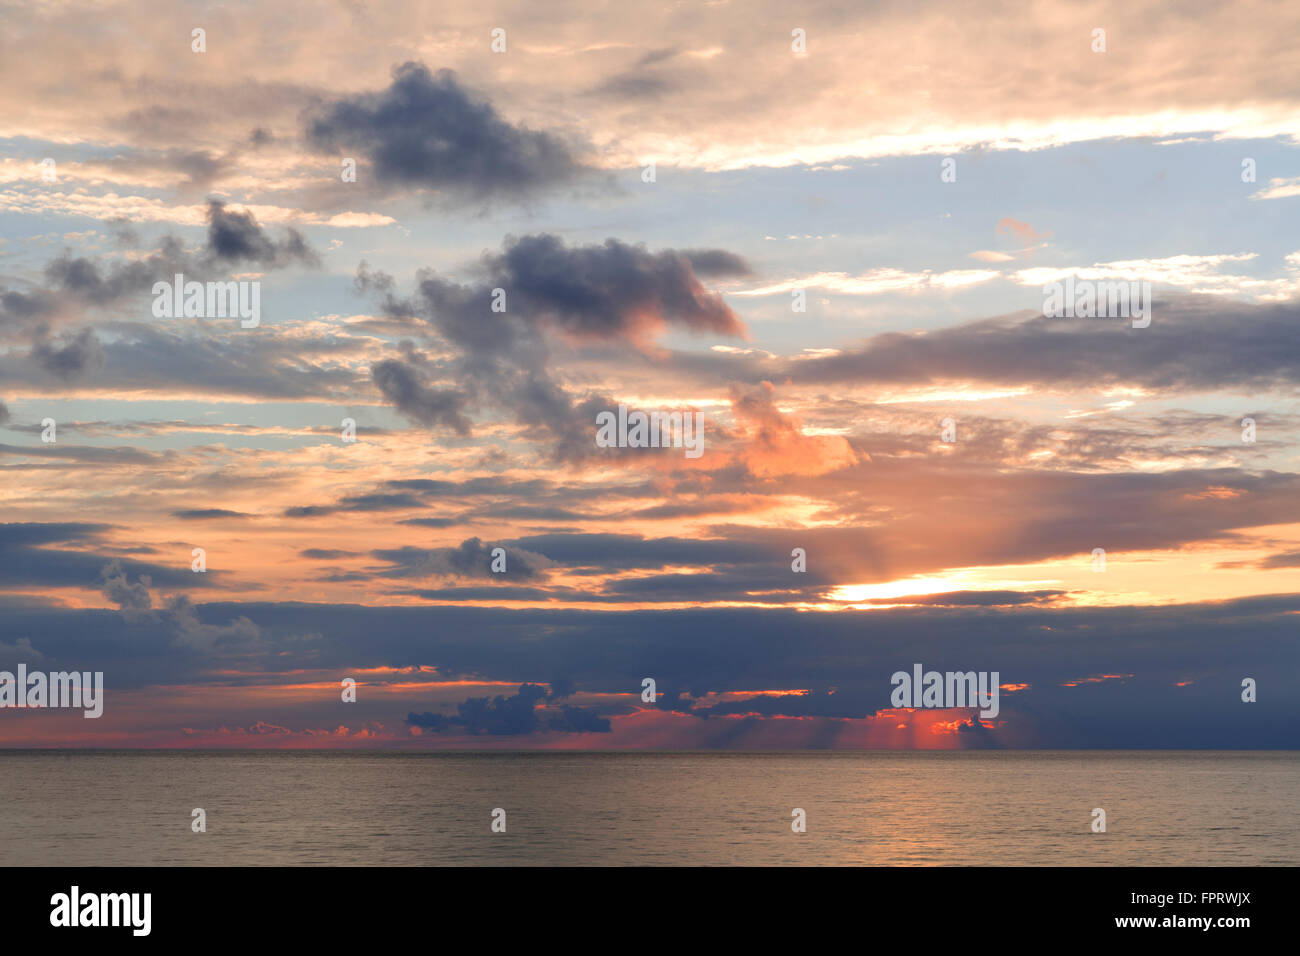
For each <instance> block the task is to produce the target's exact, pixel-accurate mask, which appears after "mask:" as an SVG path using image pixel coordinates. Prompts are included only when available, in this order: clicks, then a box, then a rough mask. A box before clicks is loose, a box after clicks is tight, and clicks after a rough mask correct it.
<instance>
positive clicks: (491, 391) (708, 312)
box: [356, 234, 746, 461]
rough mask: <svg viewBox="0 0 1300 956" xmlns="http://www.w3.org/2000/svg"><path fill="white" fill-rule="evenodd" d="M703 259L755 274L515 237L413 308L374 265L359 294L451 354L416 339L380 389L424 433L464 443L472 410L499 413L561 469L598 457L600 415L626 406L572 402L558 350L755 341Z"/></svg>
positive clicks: (433, 282) (723, 259)
mask: <svg viewBox="0 0 1300 956" xmlns="http://www.w3.org/2000/svg"><path fill="white" fill-rule="evenodd" d="M697 260H698V261H700V262H702V263H703V264H704V266H705V268H706V269H709V270H710V271H711V272H713V273H715V274H718V273H731V272H735V271H736V270H738V269H742V268H745V265H744V262H743V260H741V259H740V258H739V257H737V256H734V255H733V254H731V253H728V252H726V251H724V250H708V249H704V250H689V251H688V252H677V251H675V250H671V249H669V250H663V251H660V252H651V251H649V250H647V249H646V248H644V247H643V246H634V245H629V244H627V243H623V242H620V241H619V240H617V239H608V240H606V241H605V242H604V243H602V244H600V245H586V246H566V245H565V244H564V242H563V241H562V240H560V239H559V238H558V237H556V236H553V235H549V234H540V235H530V236H524V237H522V238H515V237H508V238H507V239H506V241H505V243H504V244H503V246H502V249H501V251H500V252H492V253H486V254H484V256H483V257H482V259H481V260H480V262H479V269H480V272H481V273H482V276H483V278H482V279H481V280H480V281H478V282H476V283H474V284H469V285H467V284H461V283H457V282H452V281H449V280H446V279H442V278H440V277H438V276H437V275H434V274H432V273H428V272H425V273H422V274H421V275H420V276H419V279H418V282H417V286H416V291H415V294H414V295H413V296H412V297H411V298H409V299H403V298H400V297H398V295H397V294H396V291H395V290H396V283H395V282H394V281H393V279H392V277H391V276H388V275H386V274H384V273H381V272H374V271H371V270H370V269H369V267H368V266H367V265H366V264H365V263H364V262H363V263H362V264H361V267H360V268H359V269H358V272H357V277H356V287H357V289H358V291H360V292H362V293H365V294H373V295H375V296H376V297H377V298H378V299H379V304H380V309H381V310H382V311H383V312H384V313H385V314H386V315H387V316H389V317H390V318H392V319H394V320H400V321H401V322H402V323H403V328H404V331H407V332H411V333H413V334H417V335H420V336H422V337H423V338H424V339H425V340H426V341H427V342H429V343H431V344H436V345H437V346H438V347H439V351H440V352H449V353H450V354H451V358H448V359H442V360H439V361H433V360H431V359H429V358H427V357H425V356H424V355H423V354H422V353H421V352H420V351H419V350H418V349H417V348H416V347H415V346H414V345H413V344H412V343H410V342H409V341H408V342H405V343H403V345H402V346H401V347H400V351H401V354H402V358H401V359H400V360H399V359H386V360H384V361H383V362H381V363H379V364H378V365H376V366H375V369H374V371H375V372H376V373H377V374H376V375H375V380H376V383H377V384H378V385H379V387H380V389H381V391H382V392H383V394H384V396H385V397H386V398H387V399H388V400H389V401H390V402H392V403H393V404H394V405H395V407H397V408H398V410H399V411H402V412H403V413H404V414H406V415H408V417H410V418H412V419H413V420H414V421H417V422H419V423H421V424H425V425H444V426H450V427H453V428H455V429H456V430H457V431H459V432H460V433H462V434H464V433H466V431H467V430H468V424H467V420H466V418H465V416H464V415H463V414H462V410H463V409H466V408H470V407H484V406H486V407H492V408H499V409H502V410H504V411H505V412H506V413H507V414H509V415H510V416H511V417H512V418H513V419H514V421H515V422H517V423H518V424H520V425H525V426H528V427H529V428H530V430H531V431H532V432H533V433H534V434H537V435H539V436H540V437H542V438H544V439H545V440H547V441H548V442H549V443H550V444H551V447H552V455H553V457H554V458H556V459H557V460H562V461H576V460H581V459H583V458H588V457H592V456H593V455H596V454H597V453H598V449H596V448H595V445H594V442H593V440H592V428H593V425H592V423H593V422H594V420H595V415H596V413H597V412H598V411H601V410H604V409H608V408H610V407H612V405H616V404H617V402H612V401H611V399H610V398H609V397H607V396H604V395H600V394H598V393H596V392H594V391H591V390H586V391H582V392H578V393H572V392H571V391H570V390H569V389H568V388H566V387H565V384H564V383H563V382H561V381H559V380H557V378H556V377H555V375H554V374H553V372H552V370H551V365H552V364H553V362H552V349H553V348H556V347H560V348H564V349H568V348H582V347H584V346H598V347H602V348H614V349H622V350H625V351H631V352H637V351H640V350H642V349H644V348H646V347H648V346H650V344H651V343H652V341H653V340H654V339H655V338H656V337H657V336H658V335H660V334H661V333H662V332H664V331H666V330H668V329H670V328H676V329H684V330H686V331H690V332H693V333H697V334H712V335H722V336H729V337H736V336H743V335H745V334H746V330H745V327H744V324H743V323H742V322H741V320H740V318H739V317H738V316H737V315H736V314H735V313H734V312H733V311H732V310H731V309H730V307H728V306H727V304H726V303H725V302H724V301H723V300H722V298H721V296H719V295H717V294H716V293H712V292H709V291H708V290H707V289H705V288H704V286H703V285H702V284H701V283H700V281H699V279H698V278H697V277H696V274H695V271H694V267H693V262H694V261H697ZM495 290H500V293H499V294H498V293H497V292H496V291H495ZM432 376H437V377H438V378H439V379H440V380H443V381H446V380H450V381H452V382H453V383H454V387H453V388H450V389H448V388H433V387H431V386H429V385H428V384H427V379H428V378H430V377H432ZM459 426H464V429H465V430H464V431H462V430H461V428H460V427H459Z"/></svg>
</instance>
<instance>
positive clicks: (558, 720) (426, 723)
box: [406, 684, 610, 736]
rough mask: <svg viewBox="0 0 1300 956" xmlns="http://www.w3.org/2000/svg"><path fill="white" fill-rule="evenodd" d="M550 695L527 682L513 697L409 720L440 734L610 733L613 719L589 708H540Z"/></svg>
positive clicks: (473, 702) (469, 703) (479, 699)
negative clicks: (446, 713) (452, 712)
mask: <svg viewBox="0 0 1300 956" xmlns="http://www.w3.org/2000/svg"><path fill="white" fill-rule="evenodd" d="M548 697H550V695H549V694H548V693H547V691H546V688H544V687H542V686H541V685H539V684H523V685H521V686H520V688H519V690H518V691H517V692H516V693H515V694H514V695H512V696H510V697H506V696H503V695H500V694H498V695H497V696H496V697H471V698H469V699H468V700H465V701H463V702H462V703H460V704H458V705H457V706H456V714H455V715H454V716H448V715H444V714H439V713H423V714H417V713H411V714H407V716H406V723H407V724H408V725H410V726H412V727H419V728H421V729H422V730H426V731H432V732H434V733H440V732H445V731H453V732H455V733H468V734H493V735H510V736H515V735H522V734H532V733H539V732H546V731H551V732H559V733H608V732H609V730H610V723H609V720H608V719H606V718H604V717H601V716H599V715H598V714H597V713H596V711H595V710H594V709H592V708H589V707H571V706H564V707H559V708H556V709H549V708H545V707H539V706H538V705H540V704H542V703H543V702H545V701H546V700H547V699H548Z"/></svg>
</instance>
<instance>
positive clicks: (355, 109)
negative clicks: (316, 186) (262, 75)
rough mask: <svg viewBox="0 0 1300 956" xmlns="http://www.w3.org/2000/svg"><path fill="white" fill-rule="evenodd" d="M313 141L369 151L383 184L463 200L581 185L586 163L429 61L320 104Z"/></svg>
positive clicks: (324, 148)
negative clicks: (371, 88) (369, 89)
mask: <svg viewBox="0 0 1300 956" xmlns="http://www.w3.org/2000/svg"><path fill="white" fill-rule="evenodd" d="M305 127H306V137H307V141H308V143H309V144H310V145H311V146H312V147H313V148H314V149H316V150H317V151H320V152H339V151H343V152H347V151H352V152H355V153H358V154H360V155H363V156H365V157H367V158H368V159H369V160H370V163H371V169H372V171H373V175H374V177H375V179H376V181H377V183H378V185H379V186H380V187H381V188H382V189H386V190H391V189H394V188H410V187H414V188H418V189H428V190H433V191H435V192H437V193H440V194H442V195H444V196H446V197H448V198H454V199H457V200H460V201H474V202H478V201H482V200H488V199H494V198H498V197H500V198H508V199H522V198H527V197H530V196H533V195H536V194H539V193H541V192H543V191H546V190H548V189H552V188H554V187H557V186H563V185H568V184H571V183H573V182H574V181H575V180H576V179H577V178H578V177H579V176H580V175H581V174H582V173H584V172H586V170H585V168H584V167H583V166H582V165H581V164H580V163H579V162H578V161H577V160H576V159H574V157H573V155H572V154H571V153H570V150H569V148H568V146H567V145H566V144H565V143H564V141H563V140H561V139H560V138H559V137H557V136H555V135H553V134H551V133H546V132H536V131H533V130H529V129H527V128H525V127H522V126H514V125H511V124H510V123H508V122H506V121H505V120H503V119H502V118H501V117H500V115H498V113H497V111H496V110H495V109H494V108H493V107H492V105H491V104H490V103H488V102H486V101H482V100H476V99H474V98H473V97H471V96H470V94H469V93H468V92H467V91H466V90H465V89H464V88H463V87H461V85H460V83H459V81H458V80H457V78H456V74H455V73H454V72H452V71H451V70H439V71H438V72H437V73H436V74H431V73H430V72H429V69H428V68H427V67H426V66H425V65H424V64H422V63H415V62H408V63H403V64H402V65H400V66H398V67H396V68H395V69H394V70H393V81H392V84H391V85H390V86H389V87H388V88H387V89H386V90H383V91H381V92H379V93H363V94H360V95H358V96H352V97H344V98H340V99H337V100H335V101H333V102H330V103H326V104H324V105H322V106H321V107H319V108H317V109H314V110H312V111H311V112H310V113H309V115H308V117H307V119H306V123H305Z"/></svg>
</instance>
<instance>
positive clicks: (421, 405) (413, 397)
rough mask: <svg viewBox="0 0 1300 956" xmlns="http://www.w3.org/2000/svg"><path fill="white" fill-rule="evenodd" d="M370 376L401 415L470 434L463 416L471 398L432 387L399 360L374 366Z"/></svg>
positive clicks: (413, 369) (410, 367)
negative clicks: (463, 410) (466, 404)
mask: <svg viewBox="0 0 1300 956" xmlns="http://www.w3.org/2000/svg"><path fill="white" fill-rule="evenodd" d="M370 377H371V378H372V379H373V380H374V383H375V385H376V386H378V388H379V391H380V393H381V394H382V395H383V396H384V398H385V399H386V400H387V401H388V402H389V403H391V404H392V406H393V407H394V408H396V409H397V410H398V411H399V412H401V413H402V414H403V415H405V416H406V417H407V418H410V419H411V420H412V421H415V422H418V423H420V424H421V425H424V426H426V427H432V426H434V425H442V426H444V427H446V428H450V429H451V430H452V431H454V432H455V433H456V434H458V435H468V434H469V432H470V421H469V419H468V418H466V417H465V416H464V415H463V414H461V411H462V409H464V407H465V403H466V401H467V396H466V395H465V394H464V393H462V392H459V391H457V390H456V389H451V388H442V389H438V388H429V387H427V386H426V385H424V384H422V383H421V382H420V373H419V371H418V370H416V369H415V368H413V367H412V366H410V365H407V364H406V363H404V362H400V361H398V360H396V359H385V360H384V361H382V362H376V363H375V364H374V365H372V366H371V367H370Z"/></svg>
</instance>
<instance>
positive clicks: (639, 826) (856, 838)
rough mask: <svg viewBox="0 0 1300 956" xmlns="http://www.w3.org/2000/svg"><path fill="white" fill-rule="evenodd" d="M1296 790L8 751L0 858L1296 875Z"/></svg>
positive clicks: (1182, 764) (1262, 774) (1218, 777)
mask: <svg viewBox="0 0 1300 956" xmlns="http://www.w3.org/2000/svg"><path fill="white" fill-rule="evenodd" d="M1298 797H1300V752H1295V751H1274V752H1261V751H1246V752H1243V751H1230V752H1212V751H1156V752H1151V751H1068V752H1063V751H962V752H915V751H912V752H897V751H888V752H883V751H868V752H843V751H836V752H826V751H800V752H788V753H787V752H780V753H770V752H765V753H736V752H708V753H694V752H692V753H680V752H674V753H660V752H654V753H647V752H626V751H620V752H571V751H563V752H555V751H544V752H537V751H530V752H501V751H493V752H472V753H471V752H463V751H461V752H421V753H411V752H400V753H390V752H373V751H372V752H358V751H343V752H340V751H303V750H298V751H283V750H280V751H256V752H239V751H168V750H150V751H139V750H132V751H61V750H46V751H14V750H10V751H3V752H0V865H4V866H46V865H51V866H52V865H58V866H138V865H139V866H142V865H163V866H262V865H292V866H353V865H369V866H700V865H703V866H748V865H756V866H827V865H830V866H836V865H838V866H864V865H865V866H879V865H889V866H951V865H959V866H989V865H994V866H999V865H1009V866H1080V865H1082V866H1295V865H1297V864H1300V815H1298V814H1297V798H1298ZM196 810H202V811H203V813H202V822H203V824H204V829H203V831H202V832H196V829H195V828H196V826H197V824H198V822H199V819H200V815H198V814H196V813H195V811H196ZM1098 810H1100V811H1104V824H1105V826H1104V831H1102V830H1100V829H1097V827H1098V824H1099V823H1100V822H1101V820H1102V818H1101V817H1099V816H1098V814H1097V812H1096V811H1098ZM798 811H802V814H800V813H798ZM801 820H802V826H803V829H802V832H798V824H799V823H800V822H801Z"/></svg>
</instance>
